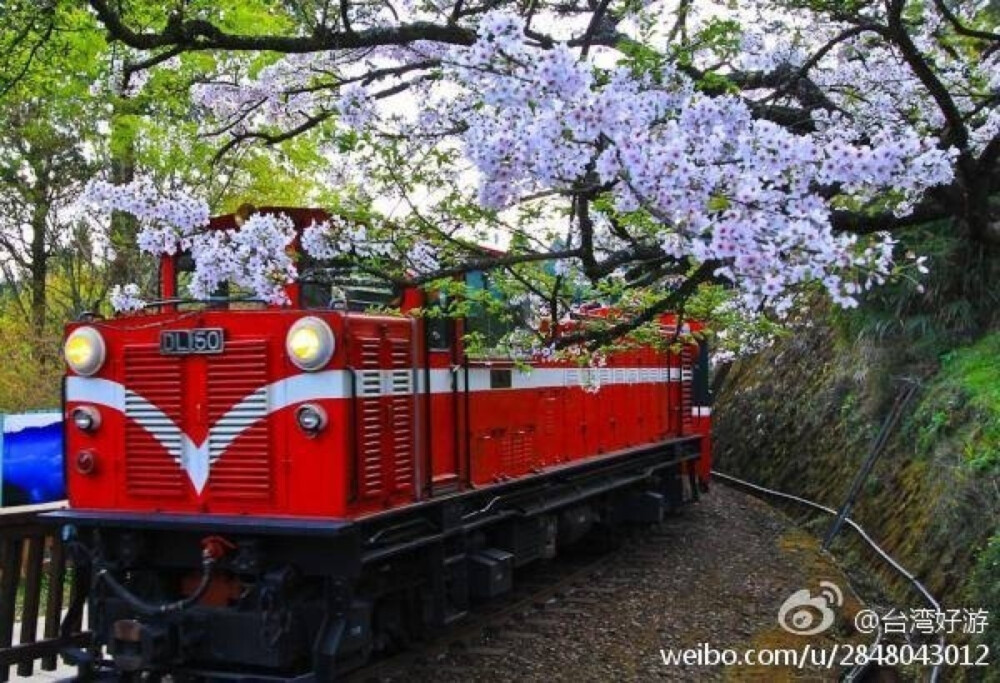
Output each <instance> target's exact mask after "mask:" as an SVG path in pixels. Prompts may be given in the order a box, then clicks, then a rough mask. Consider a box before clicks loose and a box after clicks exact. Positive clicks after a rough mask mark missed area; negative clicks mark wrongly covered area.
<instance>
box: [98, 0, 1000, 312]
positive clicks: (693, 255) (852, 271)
mask: <svg viewBox="0 0 1000 683" xmlns="http://www.w3.org/2000/svg"><path fill="white" fill-rule="evenodd" d="M750 4H756V3H750ZM380 11H381V10H376V9H372V10H371V16H367V17H366V21H370V22H372V24H371V25H377V23H378V21H381V19H379V16H380V14H379V12H380ZM410 11H412V12H414V13H417V14H419V11H423V10H417V9H416V7H415V6H414V7H413V8H411V10H410ZM790 21H791V20H790ZM795 22H797V23H795ZM790 25H794V26H793V27H794V29H795V31H794V32H793V33H794V39H791V40H782V39H781V38H779V37H776V36H777V35H778V33H777V32H776V31H771V32H770V33H768V32H767V31H765V30H764V29H761V30H757V31H754V30H745V31H744V32H743V35H742V39H741V43H740V50H741V55H740V57H739V59H736V60H734V61H732V62H731V66H732V68H742V69H747V68H749V69H759V70H762V71H768V70H773V69H777V68H782V67H799V66H801V65H802V64H803V63H805V61H806V59H807V56H808V55H809V54H812V52H813V50H814V48H815V46H816V44H821V43H822V41H823V40H829V39H830V38H831V37H833V36H835V35H837V33H838V32H839V31H841V30H843V28H844V27H842V26H838V25H836V24H834V23H826V24H823V25H822V26H817V27H816V29H815V31H814V32H813V34H810V31H809V29H810V26H809V25H808V23H806V22H805V21H804V20H803V19H802V18H801V17H798V18H795V20H794V21H793V22H792V24H790ZM476 30H477V36H478V40H477V41H476V42H475V43H474V44H473V45H471V46H445V45H438V44H433V43H425V42H422V43H416V44H412V45H409V46H398V47H388V48H379V49H375V50H370V51H366V52H365V54H364V55H363V56H360V57H359V55H358V53H356V52H350V51H331V52H324V53H316V54H309V55H289V56H287V57H284V58H282V59H280V60H278V61H276V62H275V63H273V64H272V65H270V66H268V67H266V68H265V69H263V70H262V71H261V72H260V73H259V74H257V75H256V76H255V77H253V78H250V77H249V76H247V75H246V74H237V75H236V76H234V79H233V80H232V81H231V82H215V83H212V84H209V85H202V86H199V87H198V89H197V92H196V94H195V99H196V101H197V103H198V104H199V105H201V106H202V107H203V108H205V109H208V110H211V111H212V113H213V115H214V117H215V118H216V119H217V120H219V121H222V122H223V123H225V124H226V125H227V126H229V130H230V131H231V132H234V133H239V132H242V131H246V130H249V129H250V128H252V127H253V126H254V125H256V124H259V123H261V122H264V123H266V125H267V126H271V127H278V128H281V127H286V128H289V127H293V126H295V125H299V124H301V123H302V122H303V121H304V120H308V119H311V118H315V117H317V116H325V115H331V114H335V116H334V117H333V125H335V126H336V127H337V128H338V129H339V130H348V129H353V130H357V131H358V132H361V133H365V134H372V135H374V136H377V135H379V134H382V133H386V132H388V133H390V134H392V135H393V136H394V138H395V139H406V140H408V141H410V142H408V143H407V144H412V145H413V149H414V152H415V154H414V155H416V153H417V152H421V151H422V152H423V153H425V154H426V155H427V156H431V153H432V152H437V153H439V156H447V155H451V154H452V153H453V152H457V154H456V160H455V162H454V164H453V171H452V176H451V177H454V178H456V179H457V178H461V177H462V175H463V174H464V173H465V169H466V168H471V169H472V170H473V172H474V178H475V182H476V184H477V190H478V201H479V203H480V204H481V205H482V206H483V207H486V208H488V209H492V210H497V211H503V210H505V209H509V208H510V207H514V206H517V205H519V204H520V203H522V202H527V201H529V200H531V198H532V197H537V196H544V195H546V194H549V195H551V194H559V193H572V192H576V191H578V190H579V189H580V188H581V187H583V188H586V187H592V186H593V187H597V186H599V187H601V188H602V189H608V190H609V191H610V193H611V195H612V196H613V200H614V209H615V211H617V212H618V213H619V214H620V215H629V214H631V213H633V212H635V213H636V214H641V215H643V216H645V217H646V221H645V224H646V225H654V226H655V230H651V231H647V232H646V233H645V234H643V235H642V239H643V240H644V241H652V242H655V243H656V244H658V245H659V246H660V247H661V248H662V249H663V250H664V251H665V252H666V253H667V254H670V255H673V256H676V257H678V258H689V259H691V260H692V261H694V262H708V261H712V262H718V263H720V264H721V266H720V267H719V269H718V271H717V274H718V275H719V276H721V277H724V278H726V279H728V280H729V281H730V282H731V283H733V284H734V285H735V286H736V288H737V289H738V291H739V292H740V296H741V305H743V306H745V307H746V308H747V310H756V309H758V308H759V307H760V306H761V305H762V304H765V303H766V304H767V305H769V306H771V307H772V308H773V309H777V310H779V311H781V310H787V309H788V308H789V306H791V302H792V299H791V295H792V293H794V292H795V291H797V289H798V288H799V286H800V285H802V284H804V283H809V282H819V283H820V284H821V285H822V286H823V287H824V288H825V289H826V290H827V291H828V292H829V293H830V295H831V296H832V298H833V300H834V301H836V302H837V303H839V304H840V305H842V306H853V305H856V303H857V295H858V294H859V293H860V292H861V291H863V290H864V289H865V288H868V287H872V286H875V285H877V284H879V283H881V282H883V281H884V280H885V279H886V278H887V277H888V275H889V273H890V270H891V268H892V260H893V247H894V243H893V242H892V241H891V240H890V239H888V238H887V237H884V236H883V237H878V236H876V237H874V238H865V240H864V241H861V240H859V239H858V238H856V237H854V236H850V235H845V234H838V233H836V232H834V231H833V229H832V227H831V217H832V213H833V209H834V207H835V206H843V205H847V206H864V205H866V204H867V203H869V202H872V201H873V200H875V199H878V200H879V202H880V203H879V206H880V207H882V206H884V207H885V208H888V209H891V210H893V211H895V212H896V213H897V214H898V215H906V214H907V213H909V212H910V211H911V210H912V208H913V206H914V205H915V203H916V202H917V201H918V200H919V199H920V198H921V196H922V195H923V194H924V193H925V191H926V190H927V189H928V188H931V187H934V186H937V185H941V184H945V183H948V182H950V181H951V180H952V176H953V166H954V156H955V153H956V152H955V150H951V149H942V146H941V144H940V142H939V141H938V140H937V139H935V138H934V137H933V136H932V135H931V134H930V131H931V130H939V129H941V127H942V126H941V124H942V120H941V116H940V112H939V111H938V110H937V108H936V107H935V105H934V104H933V103H932V102H931V101H930V98H929V97H928V94H927V92H926V89H925V88H924V87H923V86H922V85H921V84H920V82H919V80H918V79H916V77H915V76H914V75H913V73H912V71H911V70H910V69H909V67H908V66H907V65H906V64H905V62H904V61H903V60H902V58H901V57H900V56H899V55H897V54H895V53H894V52H893V51H892V49H890V48H888V47H885V46H884V44H881V43H880V42H878V41H871V40H869V37H867V36H865V35H860V36H857V37H855V38H853V39H851V40H845V41H843V42H842V43H841V44H839V45H838V46H837V48H836V49H833V50H831V51H830V52H829V54H827V55H826V57H825V58H824V59H823V60H820V61H819V63H817V64H816V65H815V66H814V67H813V68H812V69H811V71H810V74H809V76H810V78H812V79H813V80H814V81H815V82H816V84H817V85H818V86H819V87H820V88H821V89H822V91H823V92H824V93H825V94H826V96H828V97H830V98H831V100H832V101H833V102H834V103H835V104H836V105H837V107H838V108H839V111H838V112H837V113H832V114H831V113H823V112H819V113H816V114H814V117H815V121H814V122H815V125H816V127H817V129H818V132H816V133H813V134H797V133H793V132H791V131H789V130H788V129H787V128H784V127H781V126H779V125H777V124H775V123H772V122H769V121H767V120H762V119H760V118H757V117H755V116H754V114H753V109H752V106H753V104H754V102H753V101H752V100H748V97H749V98H753V97H758V96H759V97H760V98H765V97H767V96H769V95H770V94H772V93H768V92H762V93H759V94H758V93H749V94H739V95H737V94H725V95H707V94H705V93H704V92H701V91H699V90H698V89H697V88H696V87H695V84H694V83H693V82H692V81H691V80H690V79H689V78H688V77H687V76H685V75H683V74H682V73H681V72H680V71H678V70H676V69H674V68H671V67H668V66H659V67H656V68H653V69H646V70H644V71H638V70H634V69H632V68H628V67H626V66H619V65H616V64H612V63H609V61H608V60H607V59H606V56H607V55H606V54H604V57H605V58H601V57H600V54H599V51H598V50H595V51H594V52H593V53H591V54H589V55H587V56H582V55H581V53H580V51H579V50H578V49H575V48H572V49H571V48H570V47H568V46H567V45H566V44H560V43H557V44H556V45H555V46H545V47H542V46H541V45H539V43H538V42H537V41H534V40H532V39H530V38H528V37H526V27H525V22H524V19H522V18H521V17H519V16H516V15H513V14H510V13H506V12H504V11H491V12H488V13H486V14H484V15H483V16H481V17H479V18H478V24H477V26H476ZM917 39H918V42H919V47H920V48H921V49H923V50H925V51H928V53H929V54H936V53H934V52H933V51H935V50H939V49H940V48H939V47H937V42H936V41H935V40H934V38H933V21H932V20H928V22H927V27H926V29H925V31H924V34H922V35H921V36H918V37H917ZM595 55H598V56H595ZM428 60H435V63H436V64H438V66H434V67H424V66H420V65H423V64H425V63H427V61H428ZM998 60H1000V53H994V54H993V55H992V56H991V57H990V59H989V60H988V62H987V63H983V64H981V65H974V66H972V67H971V68H970V67H966V68H965V70H962V69H958V68H957V67H956V68H954V69H952V68H950V67H949V66H947V60H943V59H942V60H938V64H941V65H943V66H942V67H941V68H942V73H943V76H942V78H943V79H944V80H945V81H946V83H947V84H948V85H949V86H954V88H953V91H954V92H957V93H962V92H964V90H963V88H964V87H965V86H968V87H969V88H971V87H973V86H975V87H977V88H982V87H987V86H983V84H984V83H986V84H988V87H990V88H993V89H996V88H998V87H1000V75H998V73H1000V69H998V68H997V67H998V64H1000V62H998ZM408 65H417V66H419V68H415V69H414V71H413V73H412V74H410V73H409V72H407V71H405V69H404V70H401V71H399V72H396V71H394V70H393V69H392V67H407V66H408ZM427 69H437V71H435V72H434V73H435V77H434V78H428V79H424V80H417V79H415V80H414V81H413V82H412V83H413V85H412V87H411V88H410V90H409V91H408V92H410V93H411V95H412V97H413V100H414V102H415V105H413V103H411V105H412V106H411V105H407V106H403V107H400V106H395V105H391V104H385V105H380V103H379V97H380V92H381V91H382V90H384V89H385V88H386V87H387V86H389V85H391V84H399V83H401V82H403V80H405V79H407V78H410V77H411V76H412V75H413V74H417V75H419V74H421V73H424V72H425V71H426V70H427ZM371 70H382V71H383V72H385V74H388V75H380V76H379V77H377V78H371V79H366V78H362V77H359V76H358V74H359V73H364V72H365V71H371ZM321 78H326V79H327V81H326V83H327V85H325V86H324V87H314V86H315V85H316V84H317V82H318V81H317V79H321ZM859 94H863V95H864V96H863V97H860V96H859ZM959 98H960V100H961V95H959ZM974 103H975V99H974V98H971V97H970V98H969V99H968V101H967V102H966V101H960V106H961V107H962V108H963V111H971V110H970V109H969V107H972V106H974ZM977 117H978V118H976V119H975V121H974V123H975V125H973V126H972V129H973V133H972V136H973V141H972V143H971V144H973V145H985V141H987V140H989V139H992V137H993V136H994V135H995V132H996V131H997V130H998V129H1000V114H998V113H997V111H996V108H993V109H987V110H984V111H982V112H980V113H979V114H977ZM420 145H423V147H420ZM332 149H333V146H331V150H332ZM331 156H333V153H332V152H331ZM336 157H337V161H336V163H342V164H346V165H349V166H350V167H351V168H352V169H353V170H354V172H355V173H356V174H359V175H362V176H364V175H365V174H366V173H368V171H369V170H372V169H373V168H374V164H375V162H374V161H373V155H372V154H371V153H370V151H369V152H368V153H362V154H359V155H356V156H354V157H352V156H350V153H349V152H348V153H344V152H343V151H338V152H337V154H336ZM438 173H439V175H438V176H437V177H438V178H442V177H446V176H445V171H439V172H438ZM371 175H372V177H373V178H379V180H375V179H373V180H371V183H372V188H371V192H372V194H376V193H379V192H385V193H391V192H393V191H394V190H393V189H392V185H391V183H389V182H388V181H386V180H385V179H384V178H385V176H384V175H383V176H378V175H377V174H374V173H373V174H371ZM367 189H368V188H367V187H366V190H367ZM89 194H90V195H91V198H92V199H93V200H94V201H95V203H96V204H98V205H99V206H101V207H103V208H105V209H117V210H123V211H129V212H130V213H133V214H135V215H136V216H137V217H139V219H140V221H142V224H143V228H144V229H143V232H142V234H141V235H140V244H141V246H142V247H143V248H144V249H146V250H147V251H150V252H153V253H175V252H176V251H177V250H178V249H185V250H190V251H191V252H192V253H193V254H194V256H195V259H196V262H197V264H198V265H197V270H196V273H195V277H194V283H193V285H192V293H193V294H196V295H205V294H207V293H209V292H211V291H213V290H214V289H215V287H216V286H217V285H218V284H219V283H220V282H222V281H225V280H229V281H231V282H235V283H239V284H241V285H242V286H245V287H248V288H250V289H251V290H253V291H254V292H257V293H258V294H259V295H260V296H262V297H263V298H265V299H267V300H269V301H276V302H277V301H283V296H284V294H283V289H282V284H283V283H284V282H286V281H287V280H288V279H289V278H290V277H293V276H294V273H295V268H294V264H293V263H292V262H291V260H290V257H289V256H288V254H287V246H288V245H289V243H290V242H291V239H292V231H291V227H290V225H288V224H287V223H286V222H283V221H281V220H280V219H279V218H276V217H266V216H253V217H251V219H250V220H248V221H247V223H246V224H245V225H244V226H243V227H242V229H241V230H237V231H225V232H222V231H206V230H203V228H204V226H205V225H206V224H207V219H208V210H207V206H206V205H205V203H204V202H202V201H200V200H197V199H194V198H192V197H189V196H186V195H183V194H181V193H170V194H161V193H159V192H157V191H156V189H155V188H154V187H153V185H152V183H150V182H149V181H145V180H143V181H137V182H135V183H132V184H131V185H129V186H124V187H119V188H116V187H113V186H110V185H107V184H103V183H97V184H95V185H94V186H92V188H91V190H90V193H89ZM592 216H593V218H594V221H595V227H596V231H595V232H596V234H595V239H596V242H597V247H598V250H599V251H602V252H611V251H613V250H615V249H616V248H617V249H620V248H622V247H623V246H626V245H625V243H624V242H623V241H622V240H621V239H620V238H619V237H618V236H616V235H614V234H612V232H611V231H610V230H609V229H608V226H607V220H608V219H607V217H606V216H604V215H603V214H602V213H601V212H599V211H594V212H593V213H592ZM572 230H576V231H578V230H579V226H575V227H572ZM386 235H387V231H386V229H385V226H384V225H378V224H374V223H373V224H370V225H359V224H352V223H351V222H349V221H347V220H344V219H343V218H339V217H333V218H331V219H330V220H329V221H326V222H324V223H321V224H314V225H312V226H310V227H309V228H307V229H306V230H305V231H304V233H303V235H302V239H301V245H302V248H303V250H304V251H305V252H306V253H308V254H310V255H312V256H314V257H316V258H334V257H337V256H343V255H351V256H356V257H361V258H367V257H370V258H380V259H394V260H398V262H399V263H403V264H405V267H406V268H408V269H412V270H414V271H417V272H428V271H434V270H436V269H438V268H439V267H440V255H439V254H438V252H437V250H436V248H435V247H434V245H433V244H431V243H430V242H425V241H414V240H412V239H402V240H398V239H397V240H395V241H390V240H389V239H388V238H387V237H386ZM396 237H397V238H398V237H399V235H396ZM565 242H566V243H577V244H579V241H578V239H577V240H574V236H573V235H572V234H570V235H568V236H567V239H566V240H565ZM555 268H556V270H555V272H556V273H557V274H560V275H570V274H571V273H572V272H574V271H575V265H574V264H573V263H571V262H567V263H563V264H557V265H556V267H555Z"/></svg>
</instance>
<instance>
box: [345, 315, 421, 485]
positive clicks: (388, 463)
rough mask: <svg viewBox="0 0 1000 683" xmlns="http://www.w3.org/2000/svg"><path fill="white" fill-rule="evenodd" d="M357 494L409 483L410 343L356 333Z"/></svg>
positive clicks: (411, 438)
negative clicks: (357, 334)
mask: <svg viewBox="0 0 1000 683" xmlns="http://www.w3.org/2000/svg"><path fill="white" fill-rule="evenodd" d="M352 343H353V344H355V345H356V349H357V352H356V355H355V358H356V359H357V362H358V366H357V367H356V369H355V371H356V375H355V377H356V386H355V391H356V393H357V457H358V460H357V492H358V496H359V497H360V498H362V499H364V498H376V497H379V496H387V495H390V494H393V493H396V492H401V491H408V490H410V489H411V488H412V486H413V485H414V483H415V481H414V462H413V458H414V441H415V433H414V432H415V426H414V415H413V408H414V396H413V392H414V390H415V386H414V374H413V367H412V359H411V353H412V348H411V342H410V340H409V339H408V338H407V339H399V338H392V337H388V336H387V337H371V336H367V337H366V336H361V335H359V336H357V337H354V338H352Z"/></svg>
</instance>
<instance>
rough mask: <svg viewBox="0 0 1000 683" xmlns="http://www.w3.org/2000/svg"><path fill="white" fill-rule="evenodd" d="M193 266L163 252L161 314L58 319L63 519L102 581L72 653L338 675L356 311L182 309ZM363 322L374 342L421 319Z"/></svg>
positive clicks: (345, 619) (350, 565) (346, 609)
mask: <svg viewBox="0 0 1000 683" xmlns="http://www.w3.org/2000/svg"><path fill="white" fill-rule="evenodd" d="M292 211H294V210H292ZM295 217H296V218H297V219H298V220H297V222H300V223H301V222H304V221H306V220H307V219H310V218H312V216H311V215H302V216H298V215H296V216H295ZM183 258H184V257H183V256H179V257H173V258H165V260H164V264H163V267H162V268H161V281H163V280H164V278H165V279H166V281H165V282H164V283H163V287H162V289H163V290H164V292H162V293H165V294H166V296H165V297H164V299H163V300H162V301H161V302H157V303H156V305H155V307H153V308H151V309H150V310H147V311H146V312H144V313H141V314H137V315H130V316H124V317H120V318H116V319H112V320H104V319H100V318H98V317H91V318H90V319H89V320H86V321H81V322H77V323H74V324H72V325H70V326H69V327H68V328H67V336H66V340H65V346H64V353H65V359H66V363H67V367H68V372H67V375H66V377H65V380H64V410H65V443H66V465H65V467H66V475H67V489H68V497H69V502H70V509H69V510H67V511H64V512H60V513H57V514H56V515H55V517H56V519H57V520H58V521H59V522H60V523H62V524H63V525H64V526H63V536H64V538H65V539H66V541H67V542H68V543H69V547H70V549H71V551H73V552H74V553H75V554H76V565H77V566H78V568H79V571H85V572H90V573H91V577H90V578H91V581H90V583H91V589H90V591H89V600H90V603H89V607H90V628H91V630H92V631H93V632H94V634H95V640H96V643H95V646H96V647H95V650H94V651H93V652H92V653H84V652H71V653H69V655H70V657H71V658H74V659H75V660H76V661H77V662H78V663H81V664H83V665H85V666H88V665H90V664H97V663H98V662H91V661H90V659H91V658H92V657H94V656H95V655H96V654H97V653H99V652H101V649H100V648H101V647H102V646H103V647H104V648H106V651H107V653H108V654H109V655H110V656H111V658H112V660H113V666H114V668H115V669H117V670H118V671H139V670H153V671H156V670H167V669H170V668H173V667H175V666H177V665H180V664H183V665H184V666H185V667H187V668H188V669H189V670H194V671H196V670H197V669H198V667H199V665H201V664H205V665H210V666H211V667H215V668H218V667H220V666H221V667H222V668H230V669H231V668H241V669H250V670H255V669H256V670H260V671H270V672H273V673H281V672H284V673H288V674H292V673H294V672H296V671H299V670H302V669H312V670H318V671H323V670H332V666H333V661H334V658H335V656H337V657H339V658H340V659H342V660H343V659H344V658H345V656H346V657H349V656H350V653H351V639H352V637H353V638H354V639H355V640H357V641H358V642H359V643H364V642H366V641H367V637H366V634H364V633H362V632H359V629H358V628H354V629H353V630H352V629H349V628H347V626H348V625H349V624H350V623H351V621H352V617H351V614H352V605H351V603H350V597H349V594H348V592H347V590H346V588H345V587H346V586H347V585H348V584H349V583H351V582H352V581H353V580H354V579H355V578H356V577H357V575H358V572H359V565H358V557H359V552H358V549H357V538H356V533H355V531H354V529H353V527H352V525H351V524H349V523H348V522H346V521H344V518H345V510H346V506H347V496H348V495H349V491H348V488H347V487H346V486H345V480H344V477H343V475H342V473H343V472H344V471H346V468H347V467H348V464H347V454H348V451H349V448H350V439H351V438H352V430H350V429H348V428H347V426H348V424H349V422H348V420H349V415H350V410H351V406H350V400H349V395H350V394H351V393H352V391H353V387H352V386H351V384H352V376H351V374H350V373H349V372H348V371H347V370H346V369H345V368H346V365H347V353H348V349H347V348H346V345H345V344H344V343H343V340H344V338H345V336H346V332H345V327H346V324H347V319H348V318H349V317H350V316H351V313H350V312H349V311H347V310H331V309H330V308H329V307H324V308H323V309H314V310H309V309H306V308H304V307H302V306H297V307H295V308H279V307H273V306H264V305H262V304H246V303H242V304H236V303H231V302H229V301H226V300H223V299H219V300H213V301H209V302H190V303H188V302H183V301H182V300H179V299H177V298H176V291H177V288H178V285H177V280H178V279H179V277H181V276H182V274H183V273H182V270H183ZM296 287H301V285H296ZM291 293H292V294H293V295H295V296H296V299H297V300H300V298H301V295H302V293H301V292H298V291H295V292H291ZM363 318H364V320H363V323H362V324H360V327H361V328H363V329H365V330H367V329H371V328H372V326H375V327H377V328H381V329H380V331H379V333H380V334H383V335H385V334H389V335H390V336H391V335H392V333H393V332H394V331H398V330H400V329H402V333H403V334H406V335H408V334H409V330H410V327H411V325H412V322H411V321H408V320H401V319H399V318H386V319H380V318H379V317H378V316H363ZM356 327H358V325H356ZM79 599H80V600H82V599H83V596H80V598H79ZM357 622H358V623H359V624H365V623H367V620H366V619H364V618H359V619H357ZM104 664H105V665H106V664H107V662H105V663H104ZM192 667H193V669H192Z"/></svg>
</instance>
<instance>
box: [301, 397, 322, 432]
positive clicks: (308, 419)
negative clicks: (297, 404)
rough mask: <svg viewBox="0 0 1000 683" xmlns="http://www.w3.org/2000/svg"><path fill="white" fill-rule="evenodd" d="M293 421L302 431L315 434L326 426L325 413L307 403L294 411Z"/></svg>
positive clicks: (316, 406)
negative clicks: (296, 422) (294, 420)
mask: <svg viewBox="0 0 1000 683" xmlns="http://www.w3.org/2000/svg"><path fill="white" fill-rule="evenodd" d="M295 419H296V421H298V423H299V427H302V431H304V432H307V433H309V434H315V433H316V432H318V431H319V430H321V429H323V427H325V426H326V411H324V410H323V409H322V408H321V407H319V406H318V405H315V404H312V403H307V404H306V405H304V406H302V407H301V408H299V409H298V410H296V411H295Z"/></svg>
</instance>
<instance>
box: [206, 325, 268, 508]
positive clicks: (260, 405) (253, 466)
mask: <svg viewBox="0 0 1000 683" xmlns="http://www.w3.org/2000/svg"><path fill="white" fill-rule="evenodd" d="M267 378H268V375H267V347H266V344H265V342H263V341H239V342H231V343H229V344H227V345H226V351H225V353H223V354H220V355H218V356H211V357H209V360H208V369H207V372H206V381H207V383H208V386H207V395H208V405H209V410H208V423H209V424H210V425H212V428H211V431H210V433H209V439H208V441H209V461H210V462H211V463H212V469H211V476H209V478H208V490H209V492H210V493H211V496H212V498H213V499H215V500H240V501H245V500H254V501H267V500H270V499H271V497H272V493H273V486H272V483H273V478H274V473H273V468H272V463H271V449H270V447H269V446H270V433H269V431H270V430H269V427H268V425H269V422H268V421H267V420H266V419H264V418H266V417H267V389H266V388H265V387H266V385H267ZM236 435H239V436H238V437H237V436H236ZM234 437H235V440H234ZM223 453H224V454H225V455H224V456H223Z"/></svg>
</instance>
